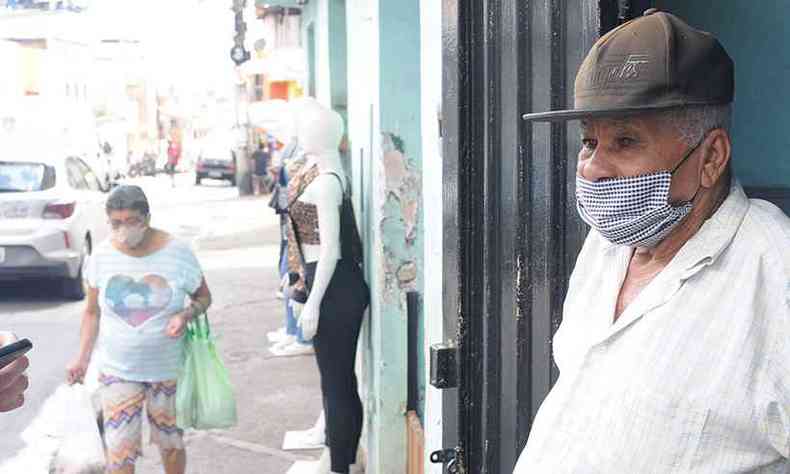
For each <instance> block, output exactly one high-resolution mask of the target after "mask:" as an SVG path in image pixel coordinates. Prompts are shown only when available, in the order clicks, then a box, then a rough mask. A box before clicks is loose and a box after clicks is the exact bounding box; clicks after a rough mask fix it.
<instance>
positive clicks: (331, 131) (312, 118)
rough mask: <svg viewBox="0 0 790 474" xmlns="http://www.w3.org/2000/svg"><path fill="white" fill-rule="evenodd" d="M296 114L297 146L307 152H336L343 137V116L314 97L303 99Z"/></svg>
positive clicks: (315, 153) (322, 153) (321, 153)
mask: <svg viewBox="0 0 790 474" xmlns="http://www.w3.org/2000/svg"><path fill="white" fill-rule="evenodd" d="M300 105H301V107H300V108H299V113H298V114H297V123H296V130H297V133H296V135H297V137H298V140H299V146H300V147H301V148H302V150H304V152H305V153H307V154H313V155H319V156H320V155H325V154H333V155H334V154H337V153H338V147H339V146H340V141H341V140H342V139H343V132H344V130H343V118H342V117H341V116H340V114H338V113H337V112H335V111H334V110H332V109H329V108H327V107H324V106H323V105H321V104H319V103H318V102H317V101H316V100H315V99H304V100H303V101H302V102H301V104H300Z"/></svg>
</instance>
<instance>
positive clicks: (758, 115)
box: [656, 0, 790, 187]
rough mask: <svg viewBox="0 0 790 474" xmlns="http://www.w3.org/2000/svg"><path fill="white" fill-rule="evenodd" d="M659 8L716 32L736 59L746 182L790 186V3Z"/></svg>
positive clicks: (738, 155)
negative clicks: (789, 87)
mask: <svg viewBox="0 0 790 474" xmlns="http://www.w3.org/2000/svg"><path fill="white" fill-rule="evenodd" d="M656 4H657V6H658V7H659V8H662V9H665V10H666V11H669V12H672V13H675V14H677V15H678V16H680V17H681V18H683V19H685V20H686V21H687V22H688V23H689V24H691V25H693V26H694V27H696V28H700V29H702V30H706V31H710V32H711V33H713V34H714V35H715V36H716V37H717V38H719V41H721V43H722V44H723V45H724V48H725V49H726V50H727V52H728V53H729V54H730V56H731V57H732V58H733V60H734V61H735V107H734V117H733V119H734V120H733V165H734V166H735V171H736V175H737V176H738V178H739V179H740V180H741V183H742V184H744V185H745V186H780V187H788V186H790V159H787V157H786V153H787V150H788V149H790V133H788V129H790V107H788V106H787V101H786V100H784V96H785V94H784V91H786V89H787V84H788V83H790V29H789V28H788V27H787V19H788V18H789V17H790V2H788V1H787V0H759V1H757V0H694V1H689V0H659V1H657V2H656Z"/></svg>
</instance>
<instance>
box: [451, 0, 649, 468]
mask: <svg viewBox="0 0 790 474" xmlns="http://www.w3.org/2000/svg"><path fill="white" fill-rule="evenodd" d="M648 3H649V1H648V0H644V1H639V2H637V1H624V0H601V1H600V2H594V1H590V0H443V17H444V20H443V51H444V53H443V54H444V57H443V68H444V73H443V86H444V105H443V111H442V116H443V136H444V139H443V146H444V150H443V155H444V179H445V182H444V206H445V209H444V216H445V217H444V220H445V222H444V228H445V236H444V248H445V255H444V270H445V271H444V275H445V281H444V295H445V296H444V314H445V331H446V333H447V334H456V338H455V345H456V347H457V355H456V357H457V360H458V387H457V389H451V390H447V391H446V392H445V399H444V410H445V413H444V417H443V418H444V435H445V439H444V442H445V445H444V446H445V447H446V448H450V449H452V450H453V451H452V452H454V453H455V457H456V460H455V463H454V466H453V468H454V470H455V472H464V473H478V472H480V473H497V474H499V473H507V472H511V471H512V469H513V466H514V465H515V462H516V460H517V457H518V454H519V453H520V451H521V449H522V448H523V446H524V445H525V443H526V440H527V436H528V433H529V430H530V426H531V423H532V420H533V418H534V416H535V413H536V412H537V409H538V407H539V405H540V403H541V401H542V400H543V398H544V397H545V396H546V394H547V393H548V391H549V389H550V388H551V385H552V384H553V383H554V381H555V380H556V378H557V375H558V374H557V370H556V367H555V365H554V363H553V361H552V356H551V338H552V336H553V334H554V332H555V331H556V329H557V327H558V326H559V323H560V321H561V317H562V314H561V309H562V303H563V299H564V296H565V291H566V285H567V280H568V277H569V275H570V271H571V269H572V268H573V264H574V261H575V258H576V255H577V253H578V250H579V249H580V247H581V243H582V241H583V239H584V236H585V235H586V229H585V227H584V226H583V225H582V223H581V222H580V221H579V219H578V218H577V216H576V210H575V201H574V197H573V195H574V189H573V183H574V175H575V162H576V153H577V151H578V149H579V146H580V143H579V133H578V129H577V128H576V127H577V125H576V124H573V123H571V124H551V125H549V124H536V125H529V124H525V123H523V122H522V121H521V119H520V117H521V115H522V114H523V113H526V112H529V111H533V110H534V111H538V110H548V109H559V108H564V107H566V106H567V105H568V104H571V103H572V93H573V80H574V77H575V74H576V70H577V68H578V66H579V64H580V63H581V61H582V59H583V58H584V55H585V54H586V52H587V51H588V50H589V48H590V47H591V46H592V44H593V42H594V41H595V40H596V39H597V38H598V36H599V35H600V34H601V33H602V32H604V31H606V30H608V29H609V28H611V27H613V26H615V25H617V24H618V23H619V22H621V21H623V20H625V19H627V18H629V17H630V16H632V15H634V14H635V13H636V12H641V11H642V10H643V9H645V8H647V6H648V5H647V4H648Z"/></svg>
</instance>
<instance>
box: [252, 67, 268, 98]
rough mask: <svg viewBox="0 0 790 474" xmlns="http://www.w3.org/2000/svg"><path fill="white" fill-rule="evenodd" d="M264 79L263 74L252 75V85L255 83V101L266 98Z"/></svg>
mask: <svg viewBox="0 0 790 474" xmlns="http://www.w3.org/2000/svg"><path fill="white" fill-rule="evenodd" d="M265 82H266V81H265V80H264V77H263V74H256V75H255V76H254V85H255V101H256V102H259V101H262V100H264V99H265V98H266V94H265V90H264V84H265Z"/></svg>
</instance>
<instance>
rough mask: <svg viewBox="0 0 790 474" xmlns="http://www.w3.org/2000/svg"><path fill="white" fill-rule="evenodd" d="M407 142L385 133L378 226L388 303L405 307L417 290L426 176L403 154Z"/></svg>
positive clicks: (385, 294)
mask: <svg viewBox="0 0 790 474" xmlns="http://www.w3.org/2000/svg"><path fill="white" fill-rule="evenodd" d="M403 145H404V143H403V140H402V139H401V138H400V137H398V136H397V135H395V134H393V133H382V136H381V150H382V167H381V172H382V173H383V176H381V180H380V182H381V183H384V186H383V188H382V189H380V192H381V193H383V195H382V196H381V199H380V200H379V201H378V202H380V203H382V204H381V206H382V208H381V209H380V211H381V212H380V213H379V215H380V216H381V218H380V220H379V222H378V225H379V228H380V229H381V235H382V241H383V244H384V249H383V251H384V256H385V262H386V263H385V275H384V299H385V301H386V302H387V303H388V304H396V305H401V304H402V299H401V297H400V295H401V294H402V293H403V292H404V291H410V290H415V289H417V286H418V281H417V280H418V272H419V268H418V265H417V263H415V260H416V259H417V258H419V256H418V255H415V252H417V251H418V249H416V248H415V243H416V239H417V230H418V229H417V228H418V224H419V215H420V199H421V192H422V189H421V186H422V176H421V175H420V174H419V172H417V170H416V169H415V167H414V166H413V165H412V164H411V163H410V162H409V159H408V157H407V156H406V155H405V154H404V152H403Z"/></svg>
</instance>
